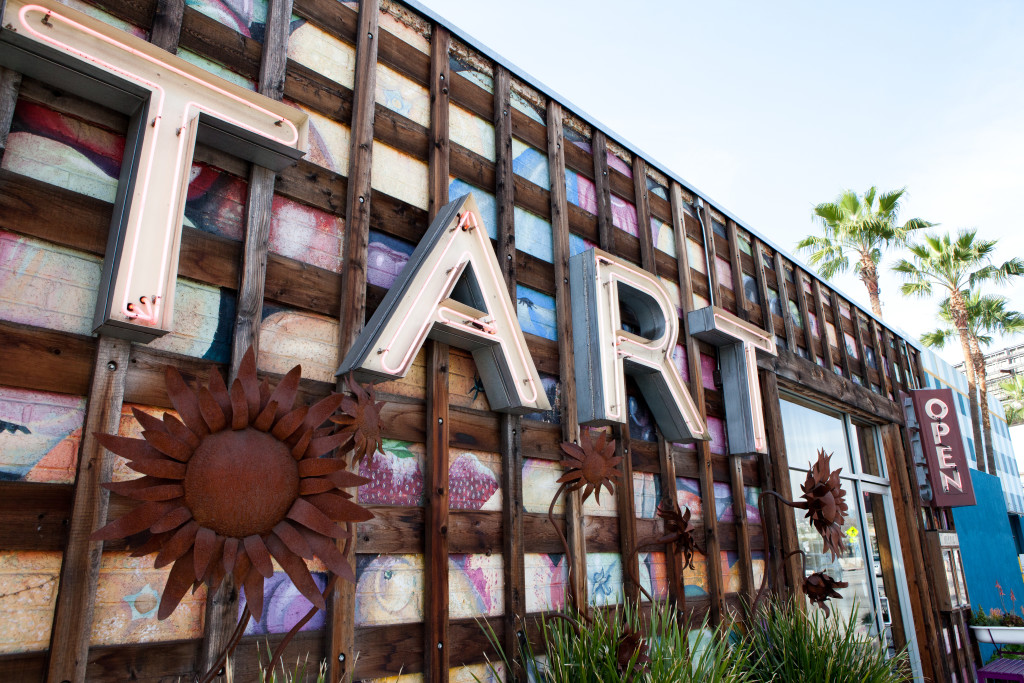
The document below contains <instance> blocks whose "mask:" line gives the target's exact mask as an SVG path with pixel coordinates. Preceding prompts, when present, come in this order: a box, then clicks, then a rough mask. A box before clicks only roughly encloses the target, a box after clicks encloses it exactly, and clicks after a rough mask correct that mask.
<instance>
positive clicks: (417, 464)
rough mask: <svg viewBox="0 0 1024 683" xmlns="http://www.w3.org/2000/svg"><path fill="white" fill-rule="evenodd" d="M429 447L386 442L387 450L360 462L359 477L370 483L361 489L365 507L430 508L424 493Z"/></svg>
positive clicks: (385, 447)
mask: <svg viewBox="0 0 1024 683" xmlns="http://www.w3.org/2000/svg"><path fill="white" fill-rule="evenodd" d="M425 457H426V446H424V445H423V444H421V443H413V442H411V441H398V440H396V439H384V447H383V448H382V449H381V450H379V451H377V452H376V453H374V454H373V455H369V454H368V455H367V456H366V458H364V459H363V460H362V461H360V462H359V469H358V471H359V474H360V475H362V476H364V477H366V478H367V479H369V480H370V483H368V484H363V485H362V486H360V487H359V492H358V496H359V502H360V503H362V504H363V505H405V506H423V505H426V498H425V496H424V491H423V472H424V468H425V464H424V463H425Z"/></svg>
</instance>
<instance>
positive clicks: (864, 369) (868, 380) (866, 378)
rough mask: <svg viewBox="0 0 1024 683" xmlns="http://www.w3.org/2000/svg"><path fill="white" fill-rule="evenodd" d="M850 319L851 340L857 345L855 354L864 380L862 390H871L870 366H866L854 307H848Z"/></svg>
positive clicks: (864, 349)
mask: <svg viewBox="0 0 1024 683" xmlns="http://www.w3.org/2000/svg"><path fill="white" fill-rule="evenodd" d="M850 319H851V321H852V322H853V338H854V342H855V343H856V344H857V352H858V354H859V355H860V371H861V373H862V375H863V379H864V388H865V389H867V390H868V391H870V390H871V366H870V365H868V354H867V349H866V348H865V347H864V335H863V334H861V330H860V310H858V309H857V307H856V306H853V305H851V306H850Z"/></svg>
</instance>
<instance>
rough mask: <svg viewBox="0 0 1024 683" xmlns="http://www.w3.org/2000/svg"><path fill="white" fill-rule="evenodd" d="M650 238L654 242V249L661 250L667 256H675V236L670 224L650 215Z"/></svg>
mask: <svg viewBox="0 0 1024 683" xmlns="http://www.w3.org/2000/svg"><path fill="white" fill-rule="evenodd" d="M651 239H652V241H653V242H654V248H655V249H657V250H659V251H663V252H665V253H666V254H668V255H669V256H672V257H675V255H676V236H675V234H674V233H673V231H672V226H671V225H669V224H668V223H665V222H663V221H661V220H659V219H657V218H654V217H653V216H652V217H651Z"/></svg>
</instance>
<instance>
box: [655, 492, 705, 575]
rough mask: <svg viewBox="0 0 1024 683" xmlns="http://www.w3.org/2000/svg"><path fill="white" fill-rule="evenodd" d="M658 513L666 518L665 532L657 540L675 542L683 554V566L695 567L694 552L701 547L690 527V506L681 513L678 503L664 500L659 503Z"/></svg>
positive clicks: (665, 543) (659, 541) (663, 542)
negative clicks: (698, 546)
mask: <svg viewBox="0 0 1024 683" xmlns="http://www.w3.org/2000/svg"><path fill="white" fill-rule="evenodd" d="M657 513H658V516H659V517H661V518H662V519H663V520H665V533H664V534H663V535H661V536H660V537H659V538H658V540H657V541H655V542H656V543H661V544H664V545H668V544H669V543H675V544H676V549H677V551H678V552H681V553H682V554H683V567H684V568H686V569H693V568H694V565H693V554H694V552H696V551H697V550H699V549H698V548H697V541H695V540H694V538H693V529H691V528H690V516H691V513H690V508H686V512H683V513H680V511H679V505H678V503H676V502H675V501H672V502H671V503H667V504H666V502H665V501H662V502H661V503H660V504H659V505H658V510H657Z"/></svg>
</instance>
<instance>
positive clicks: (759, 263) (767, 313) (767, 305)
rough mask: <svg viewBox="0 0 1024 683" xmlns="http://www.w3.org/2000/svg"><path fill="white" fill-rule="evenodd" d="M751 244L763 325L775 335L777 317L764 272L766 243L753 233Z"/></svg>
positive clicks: (769, 332)
mask: <svg viewBox="0 0 1024 683" xmlns="http://www.w3.org/2000/svg"><path fill="white" fill-rule="evenodd" d="M750 246H751V249H750V250H751V251H752V252H753V254H754V279H755V280H756V281H757V293H758V296H759V298H760V299H761V327H763V328H764V329H765V330H766V331H767V332H768V334H770V335H772V336H773V337H774V336H775V318H774V317H773V316H772V301H771V297H770V296H768V279H767V278H766V277H765V274H764V245H763V243H762V242H761V240H760V239H758V238H757V237H754V235H753V234H751V235H750Z"/></svg>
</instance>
